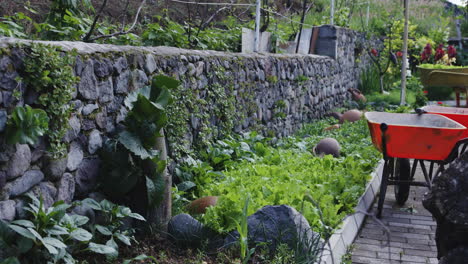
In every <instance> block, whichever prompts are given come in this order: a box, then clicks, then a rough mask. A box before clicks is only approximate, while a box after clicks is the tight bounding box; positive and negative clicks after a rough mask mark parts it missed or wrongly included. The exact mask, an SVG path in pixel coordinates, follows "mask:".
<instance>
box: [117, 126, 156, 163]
mask: <svg viewBox="0 0 468 264" xmlns="http://www.w3.org/2000/svg"><path fill="white" fill-rule="evenodd" d="M118 140H119V142H120V143H121V144H122V145H124V146H125V148H127V149H128V150H129V151H130V152H132V153H133V154H135V155H137V156H139V157H140V158H141V159H142V160H145V159H148V158H150V159H151V158H153V157H155V156H156V155H158V153H159V152H158V151H157V150H153V149H146V148H145V147H144V146H143V143H142V142H141V140H140V138H138V137H137V136H136V135H134V134H132V133H130V132H129V131H122V132H120V133H119V138H118Z"/></svg>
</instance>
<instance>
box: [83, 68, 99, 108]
mask: <svg viewBox="0 0 468 264" xmlns="http://www.w3.org/2000/svg"><path fill="white" fill-rule="evenodd" d="M78 92H79V93H80V95H81V96H82V97H83V98H84V99H88V100H97V99H98V97H99V90H98V82H97V79H96V76H95V75H94V66H93V61H92V60H88V61H87V62H86V65H85V66H84V68H83V71H82V73H81V79H80V83H79V84H78Z"/></svg>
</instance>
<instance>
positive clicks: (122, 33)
mask: <svg viewBox="0 0 468 264" xmlns="http://www.w3.org/2000/svg"><path fill="white" fill-rule="evenodd" d="M145 3H146V0H143V1H141V3H140V6H139V7H138V10H137V13H136V15H135V20H134V21H133V24H132V25H131V26H130V28H129V29H127V30H121V31H118V32H114V33H112V34H107V35H101V36H97V37H94V38H91V39H89V41H90V42H91V41H95V40H98V39H102V38H111V37H115V36H120V35H125V34H128V33H129V32H130V31H132V30H133V28H134V27H135V25H136V23H137V21H138V17H139V16H140V11H141V9H142V8H143V6H144V5H145Z"/></svg>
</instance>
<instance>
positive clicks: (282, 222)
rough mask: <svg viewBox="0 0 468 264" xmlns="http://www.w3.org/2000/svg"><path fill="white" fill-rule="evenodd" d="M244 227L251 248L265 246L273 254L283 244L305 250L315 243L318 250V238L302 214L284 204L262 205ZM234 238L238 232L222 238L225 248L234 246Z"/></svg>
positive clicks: (235, 240)
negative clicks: (245, 227) (246, 227)
mask: <svg viewBox="0 0 468 264" xmlns="http://www.w3.org/2000/svg"><path fill="white" fill-rule="evenodd" d="M247 225H248V240H249V244H251V245H262V244H265V243H266V244H267V245H268V247H269V248H270V250H272V251H274V250H275V249H276V247H277V246H278V245H279V244H287V245H288V246H289V247H290V248H291V249H296V248H297V246H300V247H303V250H307V249H308V246H310V245H311V244H313V243H314V242H317V243H319V245H318V246H319V248H321V241H320V235H319V234H317V233H315V232H313V231H312V229H311V227H310V225H309V223H308V222H307V220H306V219H305V217H304V216H303V215H302V214H300V213H299V212H298V211H296V209H294V208H292V207H290V206H287V205H275V206H271V205H267V206H264V207H263V208H261V209H260V210H258V211H257V212H256V213H255V214H253V215H251V216H249V217H248V218H247ZM238 239H239V233H238V232H237V231H232V232H231V233H229V234H228V236H227V237H226V239H225V247H228V246H230V245H233V244H235V243H236V242H237V241H238ZM317 240H318V241H317ZM298 243H300V245H298Z"/></svg>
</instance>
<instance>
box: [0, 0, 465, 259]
mask: <svg viewBox="0 0 468 264" xmlns="http://www.w3.org/2000/svg"><path fill="white" fill-rule="evenodd" d="M107 2H108V1H107V0H103V1H94V0H93V1H91V0H51V1H50V3H48V4H49V5H47V6H43V5H41V4H40V3H37V2H36V1H31V2H27V3H24V5H17V4H14V3H3V2H2V3H0V9H1V10H0V16H1V17H0V213H1V214H0V264H12V263H15V264H16V263H83V264H84V263H90V264H91V263H125V264H127V263H200V264H206V263H243V264H247V263H274V264H280V263H282V264H285V263H320V261H321V258H322V255H323V254H324V248H326V247H327V244H328V245H329V243H330V241H329V239H330V237H331V236H332V235H333V233H334V232H335V231H337V230H338V229H339V228H340V227H341V225H342V223H343V221H344V220H345V219H346V217H348V216H349V215H352V214H354V213H355V212H354V210H355V207H356V205H357V203H358V201H359V199H360V198H361V196H362V195H363V193H364V191H365V190H366V186H367V185H368V184H369V180H370V178H371V174H372V173H373V172H374V171H375V169H376V166H377V164H378V162H379V160H380V159H381V158H382V155H381V153H380V152H379V151H378V150H376V149H375V147H374V146H373V145H372V140H371V138H370V136H369V128H368V124H367V121H366V120H365V118H363V113H364V112H368V111H386V112H396V113H409V112H411V111H412V110H413V109H416V108H419V107H422V106H425V105H427V104H440V105H443V104H445V102H446V101H449V100H450V99H452V98H453V96H454V91H455V93H456V98H457V101H459V100H460V91H459V90H454V91H452V86H453V87H455V86H456V88H457V89H458V88H459V86H460V83H456V85H452V86H450V85H449V87H447V85H448V84H446V83H445V84H444V83H442V84H440V83H437V85H435V83H436V82H433V83H430V84H428V82H427V78H428V77H427V76H426V75H424V73H423V71H424V69H429V70H431V71H435V72H438V73H440V72H442V74H447V72H449V71H454V72H458V71H459V72H462V74H463V72H464V71H465V70H466V69H467V58H468V57H467V51H466V48H465V49H463V48H460V46H461V45H460V46H457V45H459V44H460V43H461V44H463V38H461V37H460V38H459V40H456V41H459V42H456V41H454V40H452V42H450V43H449V36H454V35H455V34H458V32H460V33H459V34H458V35H463V34H465V35H466V34H467V29H468V26H467V25H468V24H467V21H468V20H467V19H466V18H467V11H468V10H466V7H457V6H452V5H450V4H448V3H446V4H445V5H443V4H441V3H435V2H431V3H428V4H426V5H425V4H421V3H417V4H414V5H413V6H412V7H411V8H410V10H409V11H410V13H411V17H412V18H411V19H409V21H408V17H406V19H405V17H404V16H403V12H402V9H404V8H402V7H401V6H400V5H398V4H395V3H393V2H392V1H368V2H367V3H360V2H358V1H355V0H336V1H333V3H335V2H336V5H335V6H333V7H332V6H330V5H329V3H328V1H325V0H317V1H273V3H272V2H271V1H264V2H263V4H262V5H260V6H258V8H257V10H258V11H257V12H256V13H257V14H255V13H254V12H253V10H251V9H253V8H252V7H254V6H255V5H254V4H253V3H250V2H249V1H238V3H237V2H236V3H218V2H217V3H213V4H207V3H201V2H198V1H196V2H187V1H179V0H177V1H176V0H171V1H160V2H158V3H156V2H157V1H153V2H154V3H149V2H151V1H148V2H147V1H146V0H142V1H136V0H128V1H121V2H119V3H118V4H116V5H115V6H114V7H111V6H110V5H108V3H107ZM124 2H125V3H124ZM405 2H406V1H405ZM171 4H172V5H173V6H172V8H171ZM218 5H220V6H218ZM366 9H367V12H368V14H367V17H366V16H365V15H364V12H365V10H366ZM407 11H408V10H407ZM150 14H151V15H150ZM440 14H443V15H442V16H440V17H439V18H438V19H437V21H435V20H434V21H435V22H434V21H432V18H434V17H435V16H439V15H440ZM254 16H261V25H263V27H262V28H261V29H260V28H259V26H260V24H257V26H256V27H257V29H258V31H261V32H271V36H272V37H271V39H270V40H271V43H270V44H272V45H271V46H272V48H271V51H272V52H276V53H281V52H282V51H281V49H280V48H279V47H280V46H281V45H283V44H285V43H289V42H291V41H294V39H295V38H296V39H297V43H296V44H295V45H297V46H296V52H297V50H298V48H299V42H300V40H301V37H300V35H301V34H302V29H303V27H304V26H310V27H312V26H318V25H320V24H324V23H328V22H329V21H330V20H331V21H334V22H333V23H335V26H338V27H335V26H330V28H331V29H332V31H333V32H335V33H334V34H338V33H336V32H338V31H340V30H341V31H340V32H341V33H340V34H343V37H342V39H345V40H346V41H348V40H349V41H350V42H352V43H350V44H349V47H347V46H346V45H348V43H345V44H346V45H345V46H346V47H345V46H340V47H338V44H337V43H335V44H336V45H335V46H337V48H336V50H339V52H341V53H338V52H337V51H336V50H335V51H334V52H335V57H325V56H308V55H304V56H302V55H299V54H295V55H284V56H283V54H277V55H268V54H266V55H265V54H260V55H258V57H256V56H257V55H252V58H250V57H249V55H248V54H242V55H241V56H237V55H235V54H234V53H215V52H211V51H202V52H200V51H193V54H192V53H190V52H191V51H190V50H176V49H170V48H169V49H168V50H167V53H162V54H157V56H153V55H154V54H156V53H157V52H161V51H164V49H165V48H162V49H152V48H150V47H141V48H140V47H138V49H135V50H132V48H131V47H122V48H115V50H112V49H113V48H109V47H118V46H117V45H133V46H172V47H178V48H185V49H200V50H217V51H225V52H239V51H240V50H241V45H242V44H241V39H242V38H241V36H242V32H243V28H246V29H254V28H255V25H254V23H253V20H252V17H254ZM429 18H430V19H429ZM364 20H366V21H364ZM457 20H458V22H460V21H461V22H460V23H458V25H457V26H455V24H456V21H457ZM339 26H343V27H349V28H351V29H353V30H357V31H361V33H358V32H355V31H351V30H348V29H346V30H345V29H340V28H339ZM326 30H327V29H326V28H324V29H323V32H327V31H326ZM311 32H314V31H311ZM343 32H344V33H343ZM311 34H313V33H311ZM317 34H318V33H317ZM327 34H328V33H327ZM2 36H5V37H13V38H24V39H30V40H46V41H49V40H56V41H57V40H58V41H62V40H68V41H83V42H87V43H92V42H94V43H98V44H89V46H86V45H87V44H85V43H79V44H78V45H79V46H80V48H81V51H80V52H77V51H76V50H74V49H73V48H70V46H71V47H73V44H71V45H68V44H67V43H66V42H65V44H58V46H61V47H62V49H60V48H58V46H57V47H53V46H48V42H43V43H39V44H38V43H35V42H34V41H33V42H28V41H23V40H21V41H20V40H16V39H10V38H5V39H2ZM333 37H336V39H340V38H338V37H337V35H333ZM311 39H313V36H311ZM3 41H4V43H2V42H3ZM15 41H17V44H16V42H15ZM257 41H258V40H257ZM346 41H344V42H346ZM12 42H15V44H11V43H12ZM44 43H45V45H44ZM311 43H312V42H311ZM314 43H315V42H314ZM465 43H466V41H465ZM55 44H56V45H57V43H55ZM99 44H113V45H116V46H105V45H99ZM257 44H258V43H257ZM52 45H54V44H53V43H52ZM314 45H315V44H314ZM339 45H343V43H339ZM351 45H352V46H351ZM101 46H102V48H101ZM83 47H84V48H83ZM88 47H89V49H90V50H93V49H96V50H98V51H90V52H89V53H88V52H87V49H88ZM107 48H108V49H110V50H112V52H108V50H106V49H107ZM311 50H312V48H311ZM93 52H94V53H93ZM96 54H98V55H96ZM189 54H192V55H189ZM220 54H221V55H220ZM311 54H314V53H313V52H311ZM301 56H302V57H307V59H303V58H301ZM340 56H341V57H340ZM155 58H156V59H155ZM272 64H274V65H272ZM402 69H403V70H402ZM359 71H361V72H360V73H359ZM407 72H408V74H409V75H410V76H408V77H406V73H407ZM403 73H405V74H403ZM358 75H359V76H358ZM457 76H458V75H457ZM464 76H465V75H463V77H464ZM444 80H445V79H444ZM462 80H465V79H462ZM349 85H352V86H356V87H350V86H349ZM463 85H464V83H462V86H463ZM465 88H466V87H465ZM461 96H462V97H463V94H462V95H461ZM465 96H467V102H468V95H465ZM448 103H450V102H448ZM316 117H321V118H320V120H315V121H313V122H305V121H304V120H311V119H314V118H316ZM291 120H293V121H294V122H295V121H297V120H300V121H301V122H302V123H301V124H300V126H301V127H300V129H296V131H295V133H294V134H291V133H289V132H290V131H292V130H293V129H295V128H297V127H298V126H297V122H296V123H294V124H291V123H293V121H291ZM273 122H275V123H273ZM188 124H190V125H188ZM271 124H278V127H274V128H272V125H271ZM282 126H284V128H282ZM281 129H284V131H286V130H287V133H286V132H285V133H281V132H282V131H281ZM324 140H325V141H324ZM324 142H328V143H327V144H328V145H327V144H325V143H324ZM321 143H323V144H325V145H326V146H325V147H324V148H323V149H321V148H320V147H319V145H320V144H321ZM284 208H286V209H284ZM268 210H278V211H277V212H279V213H277V214H279V215H281V214H283V212H284V211H280V210H287V212H288V213H289V214H291V215H294V216H295V217H297V218H293V217H291V216H290V215H289V217H290V218H289V220H288V221H289V222H291V223H292V224H293V227H292V228H290V229H291V230H290V229H289V226H288V228H284V230H280V231H284V232H283V233H282V232H279V234H280V235H278V237H275V238H274V239H273V240H274V241H273V240H272V241H268V240H267V241H265V240H261V239H260V240H255V239H254V238H253V236H254V235H256V234H254V233H255V232H254V231H253V230H254V228H253V224H252V222H254V223H256V222H255V221H257V220H255V221H254V220H252V219H257V218H255V217H258V216H259V215H262V214H265V215H266V214H267V213H266V212H265V211H268ZM171 217H172V218H171ZM268 217H270V216H268ZM171 219H172V220H171ZM177 219H182V220H177ZM291 219H293V220H291ZM298 219H299V220H298ZM275 221H276V222H278V223H279V222H282V221H283V220H282V219H279V217H278V219H276V218H275V219H273V222H275ZM265 222H268V221H265ZM259 225H260V224H259ZM265 225H266V224H265ZM303 225H304V226H303ZM278 226H280V225H279V224H278ZM278 226H276V227H277V229H283V228H282V227H280V228H278ZM262 228H265V229H264V230H263V232H264V233H274V232H270V231H271V229H270V230H268V229H267V228H266V227H264V226H263V223H262ZM292 229H294V232H296V233H294V232H292ZM289 231H291V232H292V233H288V232H289ZM275 234H276V233H275ZM264 237H267V234H264ZM264 237H262V239H263V238H264ZM291 237H292V238H291ZM291 241H292V242H291ZM343 263H347V262H346V260H343Z"/></svg>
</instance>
